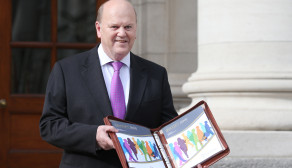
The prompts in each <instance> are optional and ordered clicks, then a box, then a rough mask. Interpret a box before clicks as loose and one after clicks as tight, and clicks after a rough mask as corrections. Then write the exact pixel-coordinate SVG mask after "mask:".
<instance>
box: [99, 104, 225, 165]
mask: <svg viewBox="0 0 292 168" xmlns="http://www.w3.org/2000/svg"><path fill="white" fill-rule="evenodd" d="M104 122H105V124H106V125H112V126H114V127H115V128H117V129H118V130H119V132H118V133H109V135H110V137H111V139H112V141H113V143H114V146H115V148H116V151H117V153H118V156H119V159H120V161H121V164H122V166H123V167H124V168H131V167H138V168H144V167H145V168H164V167H165V168H191V167H195V166H196V165H198V164H199V163H200V164H201V165H202V166H203V167H204V166H210V165H212V164H214V163H215V162H217V161H218V160H220V159H222V158H223V157H225V156H226V155H228V154H229V152H230V150H229V147H228V145H227V143H226V141H225V139H224V137H223V135H222V133H221V131H220V129H219V127H218V125H217V123H216V121H215V119H214V117H213V115H212V113H211V111H210V109H209V107H208V105H207V103H206V102H204V101H200V102H199V103H197V104H196V105H195V106H193V107H192V108H190V109H189V110H187V111H186V112H184V113H182V114H180V115H179V116H177V117H175V118H173V119H172V120H170V121H169V122H167V123H164V124H163V125H161V126H160V127H158V128H155V129H149V128H147V127H144V126H141V125H138V124H135V123H132V122H128V121H125V120H121V119H118V118H115V117H113V116H107V117H105V118H104Z"/></svg>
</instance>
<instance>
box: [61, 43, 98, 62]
mask: <svg viewBox="0 0 292 168" xmlns="http://www.w3.org/2000/svg"><path fill="white" fill-rule="evenodd" d="M94 51H95V52H96V53H94ZM92 54H95V55H96V56H97V50H96V47H94V48H92V49H90V50H87V51H84V52H81V53H77V54H74V55H71V56H68V57H65V58H63V59H61V60H59V61H58V63H59V64H61V65H62V66H74V65H81V64H85V63H87V62H88V61H89V60H88V59H89V56H90V55H92Z"/></svg>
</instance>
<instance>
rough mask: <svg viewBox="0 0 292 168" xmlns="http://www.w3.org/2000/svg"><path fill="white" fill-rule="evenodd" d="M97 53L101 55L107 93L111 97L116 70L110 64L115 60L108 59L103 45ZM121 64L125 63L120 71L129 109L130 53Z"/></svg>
mask: <svg viewBox="0 0 292 168" xmlns="http://www.w3.org/2000/svg"><path fill="white" fill-rule="evenodd" d="M97 52H98V55H99V60H100V66H101V70H102V74H103V77H104V81H105V85H106V88H107V93H108V95H109V97H110V92H111V82H112V77H113V74H114V68H113V67H112V66H111V65H110V64H108V63H110V62H113V60H112V59H111V58H110V57H108V56H107V54H106V53H105V52H104V50H103V47H102V44H100V45H99V47H98V49H97ZM120 62H122V63H123V66H122V68H121V69H120V79H121V81H122V85H123V89H124V95H125V105H126V108H127V104H128V100H129V92H130V53H128V54H127V56H125V57H124V58H123V59H122V60H121V61H120Z"/></svg>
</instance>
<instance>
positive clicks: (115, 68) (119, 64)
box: [111, 62, 123, 71]
mask: <svg viewBox="0 0 292 168" xmlns="http://www.w3.org/2000/svg"><path fill="white" fill-rule="evenodd" d="M111 64H112V66H113V68H114V70H115V71H119V70H120V69H121V67H122V66H123V63H122V62H111Z"/></svg>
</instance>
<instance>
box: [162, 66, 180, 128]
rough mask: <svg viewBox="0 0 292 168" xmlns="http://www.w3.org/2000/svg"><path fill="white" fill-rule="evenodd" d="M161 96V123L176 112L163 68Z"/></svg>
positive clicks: (175, 114) (172, 116)
mask: <svg viewBox="0 0 292 168" xmlns="http://www.w3.org/2000/svg"><path fill="white" fill-rule="evenodd" d="M162 90H163V93H162V94H163V98H162V121H161V122H162V123H161V124H163V123H165V122H167V121H169V120H171V119H173V118H174V117H176V116H177V115H178V114H177V112H176V110H175V108H174V106H173V98H172V94H171V90H170V85H169V82H168V77H167V71H166V69H164V74H163V86H162Z"/></svg>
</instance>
